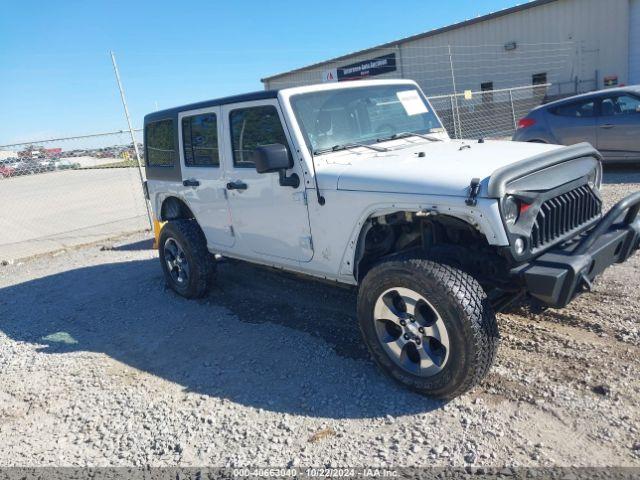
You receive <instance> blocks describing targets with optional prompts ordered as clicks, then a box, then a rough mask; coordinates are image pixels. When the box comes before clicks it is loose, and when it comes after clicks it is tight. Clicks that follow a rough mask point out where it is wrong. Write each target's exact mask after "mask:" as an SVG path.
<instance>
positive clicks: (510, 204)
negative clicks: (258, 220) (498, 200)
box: [503, 197, 520, 225]
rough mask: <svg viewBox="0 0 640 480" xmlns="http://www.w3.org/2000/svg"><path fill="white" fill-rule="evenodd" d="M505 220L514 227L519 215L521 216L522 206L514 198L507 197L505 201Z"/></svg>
mask: <svg viewBox="0 0 640 480" xmlns="http://www.w3.org/2000/svg"><path fill="white" fill-rule="evenodd" d="M503 207H504V212H503V215H504V220H505V221H506V222H507V223H508V224H510V225H512V224H514V223H516V220H517V219H518V215H520V206H519V205H518V201H517V200H516V199H515V198H513V197H507V198H505V200H504V204H503Z"/></svg>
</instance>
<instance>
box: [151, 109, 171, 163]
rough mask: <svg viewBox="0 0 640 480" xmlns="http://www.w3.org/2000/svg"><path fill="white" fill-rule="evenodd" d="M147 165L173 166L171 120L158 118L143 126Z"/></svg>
mask: <svg viewBox="0 0 640 480" xmlns="http://www.w3.org/2000/svg"><path fill="white" fill-rule="evenodd" d="M145 146H146V150H147V165H149V166H150V167H171V166H173V161H174V160H173V155H174V145H173V120H160V121H159V122H153V123H149V124H147V126H146V128H145Z"/></svg>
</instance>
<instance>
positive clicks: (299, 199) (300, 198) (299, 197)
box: [293, 190, 307, 205]
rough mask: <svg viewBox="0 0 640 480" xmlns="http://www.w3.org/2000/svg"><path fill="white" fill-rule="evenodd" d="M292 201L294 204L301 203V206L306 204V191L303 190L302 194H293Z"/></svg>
mask: <svg viewBox="0 0 640 480" xmlns="http://www.w3.org/2000/svg"><path fill="white" fill-rule="evenodd" d="M293 200H294V201H295V202H302V204H303V205H306V204H307V191H306V190H303V191H302V192H294V193H293Z"/></svg>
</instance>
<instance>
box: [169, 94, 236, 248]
mask: <svg viewBox="0 0 640 480" xmlns="http://www.w3.org/2000/svg"><path fill="white" fill-rule="evenodd" d="M221 123H222V122H221V121H220V107H208V108H204V109H199V110H192V111H187V112H181V113H180V114H179V115H178V124H179V138H180V162H181V167H182V181H183V189H182V192H183V196H184V198H185V200H186V201H187V204H188V205H189V207H190V208H191V210H192V211H193V214H194V215H195V217H196V220H198V224H199V225H200V227H201V228H202V230H203V231H204V233H205V236H206V237H207V245H208V246H209V248H210V249H212V250H215V249H216V246H217V247H227V248H228V247H231V246H233V244H234V242H235V238H234V236H233V229H232V227H231V218H230V213H229V206H228V203H227V198H226V193H227V192H226V190H225V182H224V171H223V167H222V165H223V164H224V162H222V154H221V149H220V147H219V144H218V142H219V139H221V138H222V125H221Z"/></svg>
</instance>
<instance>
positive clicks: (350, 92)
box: [291, 85, 442, 154]
mask: <svg viewBox="0 0 640 480" xmlns="http://www.w3.org/2000/svg"><path fill="white" fill-rule="evenodd" d="M291 106H292V108H293V111H294V113H295V115H296V119H297V120H298V124H299V125H300V129H301V130H302V133H303V135H304V137H305V140H306V142H307V145H308V146H309V147H310V148H311V150H312V152H314V153H316V154H319V153H325V152H329V151H335V150H341V149H343V148H345V147H347V146H354V145H371V144H374V143H377V142H381V141H384V140H391V139H394V138H401V137H406V136H408V135H410V134H414V133H415V134H420V135H428V134H430V133H436V132H440V131H442V125H441V124H440V122H439V121H438V117H437V116H436V115H435V113H434V112H433V109H432V108H431V105H430V104H429V102H428V101H427V100H426V99H425V98H424V97H423V96H422V94H421V93H420V92H419V91H418V90H417V89H416V88H415V87H414V86H413V85H376V86H372V87H371V86H369V87H355V88H344V89H337V90H326V91H320V92H311V93H302V94H299V95H294V96H292V97H291Z"/></svg>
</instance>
